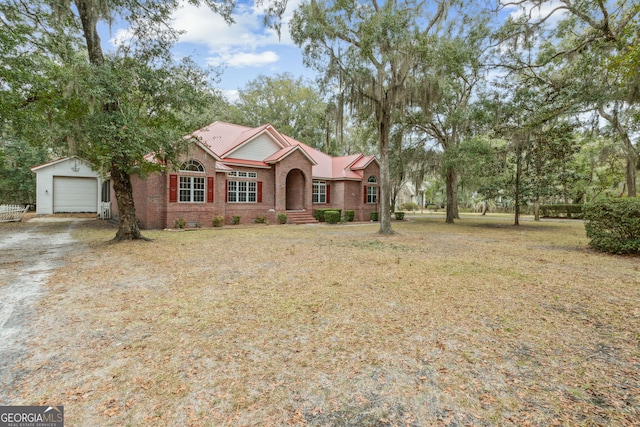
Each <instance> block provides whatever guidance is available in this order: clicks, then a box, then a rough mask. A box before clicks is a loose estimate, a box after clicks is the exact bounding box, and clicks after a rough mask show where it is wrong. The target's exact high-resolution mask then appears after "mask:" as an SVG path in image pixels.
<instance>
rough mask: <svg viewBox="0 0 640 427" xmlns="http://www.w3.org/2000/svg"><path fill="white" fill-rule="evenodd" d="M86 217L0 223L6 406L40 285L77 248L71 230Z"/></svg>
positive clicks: (0, 333)
mask: <svg viewBox="0 0 640 427" xmlns="http://www.w3.org/2000/svg"><path fill="white" fill-rule="evenodd" d="M86 220H87V219H86V218H59V217H43V218H33V219H31V220H29V221H27V222H23V223H4V224H0V343H2V344H1V346H0V402H4V403H7V402H8V394H9V390H10V388H11V386H12V383H13V382H14V380H15V379H16V378H17V375H18V373H17V372H15V370H14V367H15V365H16V364H17V363H18V362H19V361H20V360H22V359H23V358H24V357H26V349H25V345H24V343H25V341H26V339H27V337H28V336H29V334H30V333H31V332H32V331H31V327H30V325H31V323H32V322H31V319H32V317H33V315H34V314H35V307H37V304H38V301H40V300H41V299H42V298H46V290H45V288H44V286H43V284H44V283H45V282H46V280H47V278H48V277H49V276H50V275H51V274H52V273H53V271H54V270H55V269H56V268H58V267H59V266H61V265H62V264H63V260H64V259H65V257H66V256H67V255H70V254H71V253H73V252H74V251H78V250H79V249H80V248H79V245H78V242H76V241H75V240H74V239H73V237H72V235H71V231H72V230H73V228H74V227H76V226H77V225H78V224H79V223H80V222H81V221H86Z"/></svg>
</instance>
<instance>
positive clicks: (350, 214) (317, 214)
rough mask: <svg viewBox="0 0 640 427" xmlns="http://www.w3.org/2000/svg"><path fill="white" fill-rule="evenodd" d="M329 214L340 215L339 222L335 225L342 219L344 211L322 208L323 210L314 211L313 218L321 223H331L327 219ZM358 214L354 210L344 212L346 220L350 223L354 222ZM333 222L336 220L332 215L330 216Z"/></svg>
mask: <svg viewBox="0 0 640 427" xmlns="http://www.w3.org/2000/svg"><path fill="white" fill-rule="evenodd" d="M329 212H337V213H338V219H337V221H335V223H337V222H340V220H341V218H342V209H335V208H321V209H314V210H313V217H314V218H315V219H317V220H318V221H320V222H331V221H329V219H328V218H327V213H329ZM355 215H356V212H355V211H353V210H345V211H344V220H345V221H348V222H352V221H353V220H354V218H355ZM330 216H331V219H332V221H334V220H335V214H334V213H331V214H330Z"/></svg>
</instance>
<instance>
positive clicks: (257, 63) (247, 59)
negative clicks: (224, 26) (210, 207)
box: [207, 50, 280, 68]
mask: <svg viewBox="0 0 640 427" xmlns="http://www.w3.org/2000/svg"><path fill="white" fill-rule="evenodd" d="M279 60H280V57H279V56H278V54H277V53H275V52H273V51H270V50H267V51H264V52H259V53H252V52H221V53H220V54H218V55H215V56H212V57H209V58H207V63H208V64H209V65H213V66H219V65H226V66H228V67H235V68H244V67H263V66H265V65H269V64H273V63H276V62H278V61H279Z"/></svg>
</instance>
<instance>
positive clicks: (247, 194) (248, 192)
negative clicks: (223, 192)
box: [227, 181, 258, 203]
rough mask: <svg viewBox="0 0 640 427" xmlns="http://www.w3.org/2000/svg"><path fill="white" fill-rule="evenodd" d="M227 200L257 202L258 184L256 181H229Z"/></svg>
mask: <svg viewBox="0 0 640 427" xmlns="http://www.w3.org/2000/svg"><path fill="white" fill-rule="evenodd" d="M227 201H228V202H229V203H256V202H257V201H258V186H257V183H256V182H255V181H228V182H227Z"/></svg>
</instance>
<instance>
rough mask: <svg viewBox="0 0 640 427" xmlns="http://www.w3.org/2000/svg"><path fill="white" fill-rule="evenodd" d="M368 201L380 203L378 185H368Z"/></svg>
mask: <svg viewBox="0 0 640 427" xmlns="http://www.w3.org/2000/svg"><path fill="white" fill-rule="evenodd" d="M367 203H378V187H371V186H369V187H367Z"/></svg>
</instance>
